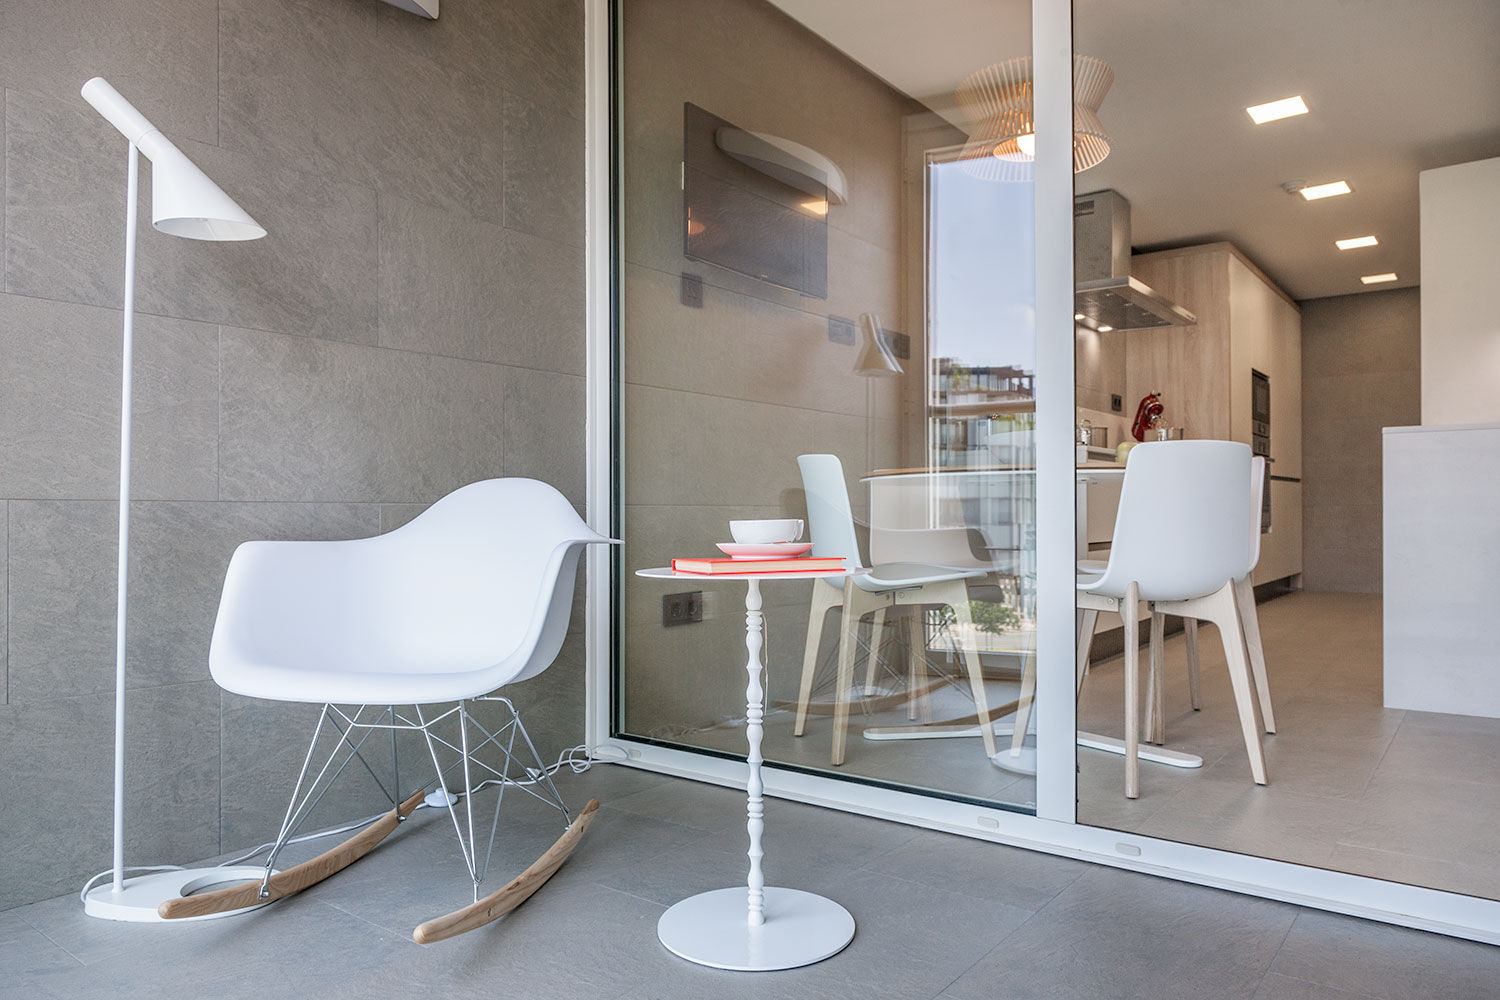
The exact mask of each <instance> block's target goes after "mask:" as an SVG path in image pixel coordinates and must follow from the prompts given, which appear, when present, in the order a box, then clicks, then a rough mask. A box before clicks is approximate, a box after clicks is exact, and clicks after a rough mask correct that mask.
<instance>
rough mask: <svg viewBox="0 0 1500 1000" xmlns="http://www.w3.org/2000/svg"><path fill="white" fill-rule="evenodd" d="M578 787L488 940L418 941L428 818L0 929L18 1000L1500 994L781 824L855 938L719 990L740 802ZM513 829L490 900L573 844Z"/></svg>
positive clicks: (1144, 900)
mask: <svg viewBox="0 0 1500 1000" xmlns="http://www.w3.org/2000/svg"><path fill="white" fill-rule="evenodd" d="M560 784H561V787H562V789H563V792H564V794H565V795H566V796H568V797H569V799H570V800H571V801H572V802H573V803H575V804H577V805H581V804H582V802H583V801H584V800H586V798H587V797H588V796H596V797H598V798H599V799H600V800H601V801H602V802H603V803H604V805H603V807H602V808H601V810H600V812H599V815H598V817H597V819H596V821H595V823H594V826H593V828H592V829H591V830H590V831H589V834H588V836H587V838H586V839H585V841H584V843H583V844H582V845H581V846H580V847H579V850H578V852H577V853H576V854H575V855H574V857H573V858H572V860H571V861H569V863H568V864H567V865H566V866H565V867H564V868H563V869H562V871H561V872H559V873H558V875H557V876H556V877H555V878H554V879H553V880H552V881H551V882H550V883H548V884H547V885H546V886H545V887H544V888H543V889H542V890H541V892H539V893H538V894H537V895H536V896H535V897H533V898H532V899H531V900H530V901H528V902H527V903H526V904H525V905H524V906H522V907H521V908H520V909H519V910H517V911H515V912H514V913H512V914H510V915H509V916H507V917H505V918H503V919H502V920H501V921H499V922H497V923H495V924H493V925H491V926H489V927H487V928H483V929H481V930H479V931H475V932H473V933H470V934H467V935H464V936H462V937H460V938H457V939H454V940H451V941H447V942H443V943H440V944H436V945H432V946H428V947H422V946H419V945H416V944H413V943H412V942H411V938H410V934H411V929H412V928H413V927H414V926H415V925H416V924H417V923H419V922H420V921H422V920H423V919H426V918H428V917H432V916H435V915H437V914H439V913H442V912H445V911H447V910H449V909H452V908H454V907H456V906H457V905H459V904H460V903H461V902H462V901H463V899H464V896H465V888H466V887H465V881H464V879H463V878H462V875H461V871H462V870H461V867H460V865H459V862H458V859H457V854H456V850H455V848H454V846H453V836H452V830H451V827H450V826H449V825H448V821H447V818H446V817H445V816H443V815H441V814H437V813H433V812H429V811H426V810H424V811H420V812H418V813H417V815H416V817H414V819H413V821H412V822H411V823H409V824H408V825H407V826H406V827H405V828H403V829H402V830H400V831H399V832H398V834H397V835H396V836H394V837H392V838H391V840H389V841H388V842H387V843H386V844H385V845H383V846H382V847H380V848H379V849H378V850H376V851H375V852H374V853H373V854H371V855H370V856H368V857H366V858H365V859H363V860H362V861H360V862H359V863H358V864H356V865H355V866H354V867H352V868H350V869H349V870H347V871H345V872H342V873H340V874H339V875H337V876H335V877H334V878H332V879H330V880H328V881H327V882H325V883H323V884H321V885H319V886H316V887H314V888H313V889H311V890H309V891H307V892H305V893H303V894H302V895H300V896H297V897H293V898H292V899H289V900H285V901H282V902H280V903H277V904H275V905H273V906H270V907H267V908H265V909H263V910H259V911H256V912H253V913H249V914H245V915H241V916H236V917H229V918H226V919H222V920H215V921H209V922H204V923H197V924H189V925H177V926H158V925H127V924H114V923H108V922H103V921H97V920H93V919H91V918H88V917H85V916H84V915H83V912H82V909H81V907H80V906H79V904H78V901H77V898H76V897H74V896H69V897H64V898H60V899H54V900H49V901H46V902H42V903H36V904H33V905H30V906H25V907H21V908H18V909H14V910H9V911H5V912H0V996H3V997H5V998H12V997H14V998H28V1000H29V998H33V997H35V998H51V997H68V998H92V997H101V998H102V997H112V998H113V997H134V996H141V997H148V996H149V997H152V998H153V1000H155V998H177V997H192V998H199V997H215V998H219V997H224V998H231V997H246V998H251V997H253V998H257V1000H260V998H264V997H301V996H309V997H313V996H316V997H319V998H323V997H331V998H340V997H348V998H354V997H372V998H373V997H389V996H393V995H430V996H443V997H448V996H486V997H494V996H499V997H528V998H535V1000H546V998H553V997H559V998H574V997H618V998H626V1000H645V998H679V997H680V998H695V1000H696V998H705V997H714V998H720V997H738V996H745V997H756V998H769V997H797V998H820V997H829V998H832V997H849V996H866V997H879V998H930V997H945V998H950V1000H981V998H989V997H998V996H1003V997H1008V998H1069V1000H1072V998H1081V1000H1087V998H1100V1000H1104V998H1109V1000H1127V998H1135V997H1140V998H1150V1000H1173V998H1181V1000H1199V998H1204V1000H1208V998H1212V1000H1235V998H1245V1000H1291V998H1296V1000H1359V998H1366V1000H1369V998H1379V1000H1386V998H1389V1000H1397V998H1399V1000H1410V998H1412V997H1422V998H1424V1000H1426V998H1437V1000H1446V998H1455V1000H1456V998H1493V997H1496V996H1497V995H1500V948H1492V947H1489V946H1486V945H1479V944H1473V943H1470V942H1464V941H1456V940H1452V939H1448V938H1441V937H1435V936H1432V935H1427V934H1422V933H1418V932H1415V931H1409V930H1403V929H1399V928H1393V927H1387V926H1383V925H1379V924H1373V923H1368V922H1364V921H1360V920H1355V919H1352V918H1346V917H1338V916H1332V915H1328V914H1324V913H1319V912H1315V911H1310V910H1303V909H1299V908H1297V907H1295V906H1290V905H1286V904H1282V903H1273V902H1267V901H1265V900H1259V899H1252V898H1248V897H1244V896H1237V895H1233V894H1230V893H1225V892H1219V891H1217V890H1213V889H1204V888H1200V887H1197V886H1189V885H1184V884H1180V883H1176V882H1171V881H1167V880H1163V879H1157V878H1153V877H1150V876H1145V875H1136V874H1131V873H1126V872H1120V871H1116V870H1113V869H1108V868H1101V867H1093V866H1089V865H1086V864H1083V863H1080V862H1074V861H1068V860H1063V859H1059V858H1053V857H1049V856H1046V855H1041V854H1035V853H1030V852H1026V851H1021V850H1016V849H1012V848H1007V847H1000V846H997V845H993V844H986V843H982V842H978V841H972V840H967V839H964V838H959V837H953V836H949V835H945V834H938V833H932V832H929V831H923V830H918V829H915V828H912V827H906V826H900V825H896V824H892V823H885V822H881V821H878V820H872V819H865V818H860V817H854V816H849V815H846V814H843V813H837V812H832V811H829V810H823V809H818V808H814V807H811V806H804V805H800V804H794V803H786V802H779V801H773V802H771V803H770V804H769V808H768V815H767V824H768V825H767V834H766V846H767V849H768V852H769V854H768V865H767V868H768V875H769V880H770V882H771V883H772V884H785V885H793V886H797V887H801V888H807V889H812V890H815V891H818V892H822V893H825V894H827V895H829V896H832V897H834V898H836V899H838V900H839V901H840V902H842V903H843V904H844V905H846V906H847V907H848V908H849V910H850V911H851V912H852V913H853V914H854V916H855V919H856V921H857V922H858V925H859V930H858V933H857V934H856V936H855V939H854V941H853V943H852V944H851V945H850V946H849V948H847V949H846V950H845V951H844V952H842V953H841V954H839V955H837V956H835V957H834V958H832V959H830V960H828V961H826V962H823V963H821V964H818V965H815V966H811V967H809V968H806V969H801V970H794V971H789V972H778V973H762V974H735V973H727V972H719V971H715V970H711V969H705V968H701V967H699V966H695V965H691V964H689V963H687V962H684V961H682V960H680V959H678V958H676V957H675V956H673V955H671V954H670V953H668V952H667V951H666V950H665V949H663V948H662V947H661V945H660V944H659V943H658V942H657V940H656V935H655V928H656V921H657V918H658V917H659V916H660V914H661V913H662V911H663V909H664V908H665V907H666V906H667V905H669V904H670V903H672V902H674V901H676V900H677V899H679V898H681V897H683V896H686V895H688V894H691V893H695V892H699V891H702V890H706V889H710V888H718V887H722V886H725V885H730V884H735V883H736V882H737V881H738V880H739V879H740V878H741V877H742V874H743V872H744V867H745V858H744V854H743V850H744V813H743V809H744V798H743V795H742V793H740V792H737V791H734V790H730V789H721V788H714V787H711V786H706V785H701V784H696V783H693V782H688V781H683V780H680V779H673V778H665V777H661V776H658V775H653V774H649V773H646V772H642V771H635V770H630V769H627V768H624V767H620V766H613V765H605V766H600V767H596V768H595V769H594V770H592V771H590V772H589V773H587V774H584V775H579V776H574V775H567V776H566V777H565V778H564V779H563V780H562V781H561V782H560ZM505 808H506V810H507V813H506V816H505V823H506V825H505V831H504V834H503V836H502V843H501V844H500V845H499V846H497V850H496V859H495V866H496V867H495V876H494V877H495V878H496V879H504V878H508V877H509V876H510V875H511V874H513V873H514V872H516V871H518V870H519V869H520V868H521V867H522V866H524V865H525V864H526V863H528V862H529V861H530V860H531V859H532V858H534V857H535V856H536V855H538V854H539V853H540V852H541V851H542V850H543V849H544V848H545V847H546V845H547V844H548V843H549V842H550V841H551V840H552V838H553V837H554V836H555V835H556V833H557V832H558V822H557V817H556V814H555V813H549V812H548V811H547V810H545V809H544V807H541V806H540V805H535V804H533V803H532V802H531V801H530V800H527V799H524V798H516V799H515V800H514V801H509V800H508V801H507V803H506V807H505ZM306 849H307V850H309V851H311V848H306Z"/></svg>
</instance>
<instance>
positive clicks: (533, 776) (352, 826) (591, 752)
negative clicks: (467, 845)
mask: <svg viewBox="0 0 1500 1000" xmlns="http://www.w3.org/2000/svg"><path fill="white" fill-rule="evenodd" d="M601 751H605V752H608V753H609V754H611V756H604V755H603V753H601ZM629 759H630V755H629V754H628V753H626V752H625V748H624V747H619V746H615V745H614V744H612V743H603V744H600V745H598V746H592V747H591V746H589V745H588V744H586V743H580V744H579V745H578V746H576V747H569V748H568V749H566V750H564V751H563V752H562V753H560V754H558V756H557V761H556V762H555V763H553V764H550V765H548V766H547V767H546V768H545V769H544V770H540V771H539V770H537V769H536V768H534V767H529V768H527V769H526V774H527V777H526V778H524V779H517V778H507V779H504V780H505V781H508V782H509V783H510V784H513V785H534V784H536V783H537V782H539V781H541V780H542V779H543V778H544V777H551V776H552V775H554V774H556V773H557V772H559V771H561V770H562V769H563V768H565V767H566V768H568V769H569V770H571V771H572V772H573V773H574V774H582V773H583V772H585V771H587V770H588V769H589V768H591V767H593V766H594V764H596V763H601V764H617V763H620V762H622V761H626V760H629ZM501 781H502V779H500V778H491V779H489V780H488V781H482V782H480V783H479V784H477V785H475V786H474V788H473V789H472V791H476V792H477V791H479V790H480V789H482V788H485V787H487V786H489V785H498V784H500V783H501ZM450 791H451V790H450ZM452 794H453V795H454V796H455V797H456V798H458V799H462V798H463V796H464V795H465V794H467V793H465V792H452ZM417 808H418V809H431V808H433V807H432V806H430V805H428V804H427V803H426V802H423V803H421V804H420V805H418V806H417ZM384 815H386V814H385V813H383V812H379V813H376V814H374V815H373V816H366V817H365V818H364V819H357V820H354V821H353V822H350V823H345V824H343V825H342V826H336V827H331V828H329V829H327V830H317V831H315V832H313V833H304V834H302V835H301V836H300V837H292V838H291V839H290V840H288V841H287V844H288V845H291V844H305V843H307V842H308V841H310V840H319V839H321V838H323V837H333V836H336V835H338V834H340V833H349V832H351V831H353V830H358V829H360V828H361V827H365V826H369V825H370V824H371V823H373V822H375V821H376V820H377V819H379V818H380V817H382V816H384ZM274 846H276V842H275V841H269V842H267V843H264V844H261V845H260V846H259V847H256V848H254V849H252V850H250V851H248V852H246V853H244V854H241V855H240V856H239V857H237V858H233V859H231V860H229V861H221V862H219V863H218V864H217V865H215V866H214V867H216V868H229V867H231V866H233V865H238V864H243V863H244V862H246V861H249V860H250V859H251V858H253V857H255V856H256V855H258V854H263V853H265V852H266V851H269V850H270V849H271V848H272V847H274ZM182 870H183V867H182V865H151V866H144V865H136V866H132V867H129V868H126V869H125V871H127V872H172V871H182ZM113 874H114V869H113V868H107V869H105V870H104V871H102V872H99V873H98V874H97V875H94V876H93V877H92V878H90V879H89V880H88V881H87V882H85V883H84V885H83V888H82V889H81V890H79V893H78V898H79V899H80V900H83V899H85V898H86V897H87V895H88V891H89V890H90V889H92V888H93V887H94V886H95V884H97V883H98V881H99V880H100V879H102V878H105V877H106V876H109V875H113Z"/></svg>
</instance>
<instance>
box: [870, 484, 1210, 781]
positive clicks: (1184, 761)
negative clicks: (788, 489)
mask: <svg viewBox="0 0 1500 1000" xmlns="http://www.w3.org/2000/svg"><path fill="white" fill-rule="evenodd" d="M1032 475H1035V470H1032V469H1019V468H996V469H967V468H966V469H950V470H941V469H937V470H899V471H894V472H891V473H876V474H874V475H871V476H866V477H864V478H863V479H862V480H861V481H862V482H864V483H867V484H869V485H870V487H871V506H872V511H873V507H874V505H875V499H876V498H875V496H874V492H875V489H876V487H877V485H881V484H885V483H893V482H900V483H911V482H913V481H917V482H920V481H922V480H934V479H935V480H938V481H940V482H941V481H952V482H955V483H959V482H962V481H963V480H965V479H972V480H975V481H978V482H983V481H985V480H993V479H1009V478H1015V477H1023V476H1032ZM1124 478H1125V466H1124V464H1123V463H1116V462H1101V461H1093V462H1084V463H1082V464H1080V465H1078V466H1077V468H1076V470H1075V476H1074V486H1075V511H1076V513H1075V518H1076V528H1075V532H1076V534H1075V546H1074V555H1075V557H1076V558H1077V559H1078V560H1084V559H1087V558H1088V557H1089V487H1091V486H1095V487H1097V486H1101V485H1112V486H1115V487H1116V491H1118V486H1119V484H1120V483H1121V482H1122V481H1123V480H1124ZM939 492H940V493H941V494H942V496H944V497H946V498H948V499H954V498H961V489H955V488H948V487H945V488H944V489H943V490H941V491H939ZM872 516H873V514H872ZM976 527H979V528H980V529H981V531H982V530H983V526H982V525H978V526H976ZM1077 622H1078V626H1077V627H1078V628H1080V629H1081V628H1082V625H1083V615H1082V613H1081V612H1080V613H1078V616H1077ZM1078 640H1079V641H1080V642H1082V640H1083V636H1082V635H1081V634H1080V635H1079V636H1078ZM1082 680H1083V679H1082V675H1081V674H1080V676H1079V684H1080V685H1081V684H1082ZM1034 718H1035V716H1034V715H1033V719H1034ZM991 725H992V726H993V731H994V733H995V735H996V736H998V737H1006V736H1010V735H1012V733H1013V732H1014V729H1013V727H1012V726H1011V725H1009V724H1007V723H1001V722H996V723H991ZM978 735H980V730H979V726H978V725H977V724H974V725H938V726H934V725H923V724H920V723H918V724H914V725H898V726H876V727H870V728H867V729H866V730H865V731H864V733H863V736H864V738H865V739H867V740H877V741H884V740H921V739H953V738H963V737H969V736H978ZM1078 745H1079V746H1081V747H1086V748H1088V749H1091V750H1102V751H1104V752H1105V753H1113V754H1124V752H1125V741H1124V740H1121V739H1116V738H1115V737H1113V736H1104V735H1101V734H1099V733H1091V732H1087V731H1084V730H1079V732H1078ZM1025 749H1026V752H1024V753H1022V754H1020V755H1017V754H1014V753H1011V752H1009V751H1001V752H1000V753H998V754H996V755H995V757H994V758H992V760H993V761H994V762H995V763H996V764H997V765H999V766H1000V767H1002V768H1005V769H1006V770H1011V771H1017V772H1020V773H1027V774H1034V773H1035V769H1036V758H1035V752H1034V751H1032V750H1031V749H1030V748H1029V747H1028V748H1025ZM1139 756H1140V759H1141V760H1147V761H1153V762H1155V763H1158V764H1167V765H1169V766H1171V767H1183V768H1196V767H1202V766H1203V758H1202V757H1199V756H1198V755H1196V754H1189V753H1183V752H1181V751H1179V750H1171V749H1169V748H1167V747H1159V746H1152V745H1150V744H1145V743H1143V744H1141V746H1140V752H1139Z"/></svg>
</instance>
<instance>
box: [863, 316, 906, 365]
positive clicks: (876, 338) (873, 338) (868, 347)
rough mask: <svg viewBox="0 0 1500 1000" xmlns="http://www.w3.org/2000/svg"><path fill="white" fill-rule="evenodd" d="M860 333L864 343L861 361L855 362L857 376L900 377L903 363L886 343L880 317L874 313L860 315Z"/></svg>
mask: <svg viewBox="0 0 1500 1000" xmlns="http://www.w3.org/2000/svg"><path fill="white" fill-rule="evenodd" d="M859 332H860V336H861V340H862V341H863V343H861V344H860V348H859V359H858V360H856V361H855V362H854V373H855V374H856V375H872V376H874V375H900V374H902V368H901V362H899V361H897V360H896V356H895V355H894V354H892V353H891V349H890V346H889V345H887V344H886V342H885V332H884V331H883V330H882V328H881V326H880V317H879V316H876V315H875V314H874V313H860V314H859Z"/></svg>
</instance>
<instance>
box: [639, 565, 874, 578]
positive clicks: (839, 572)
mask: <svg viewBox="0 0 1500 1000" xmlns="http://www.w3.org/2000/svg"><path fill="white" fill-rule="evenodd" d="M788 561H790V560H788ZM868 572H869V569H868V568H867V567H864V566H856V567H855V568H853V569H836V570H833V571H831V572H830V571H829V570H826V569H825V570H821V571H818V572H811V573H808V572H803V571H800V570H797V571H791V570H786V571H783V570H777V571H775V572H773V573H766V572H760V573H679V572H677V571H676V570H674V569H672V568H671V567H670V566H655V567H652V568H651V569H638V570H636V571H635V575H636V576H645V577H650V578H651V579H653V580H820V579H827V578H829V577H835V576H837V577H843V576H850V575H851V574H855V573H868Z"/></svg>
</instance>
